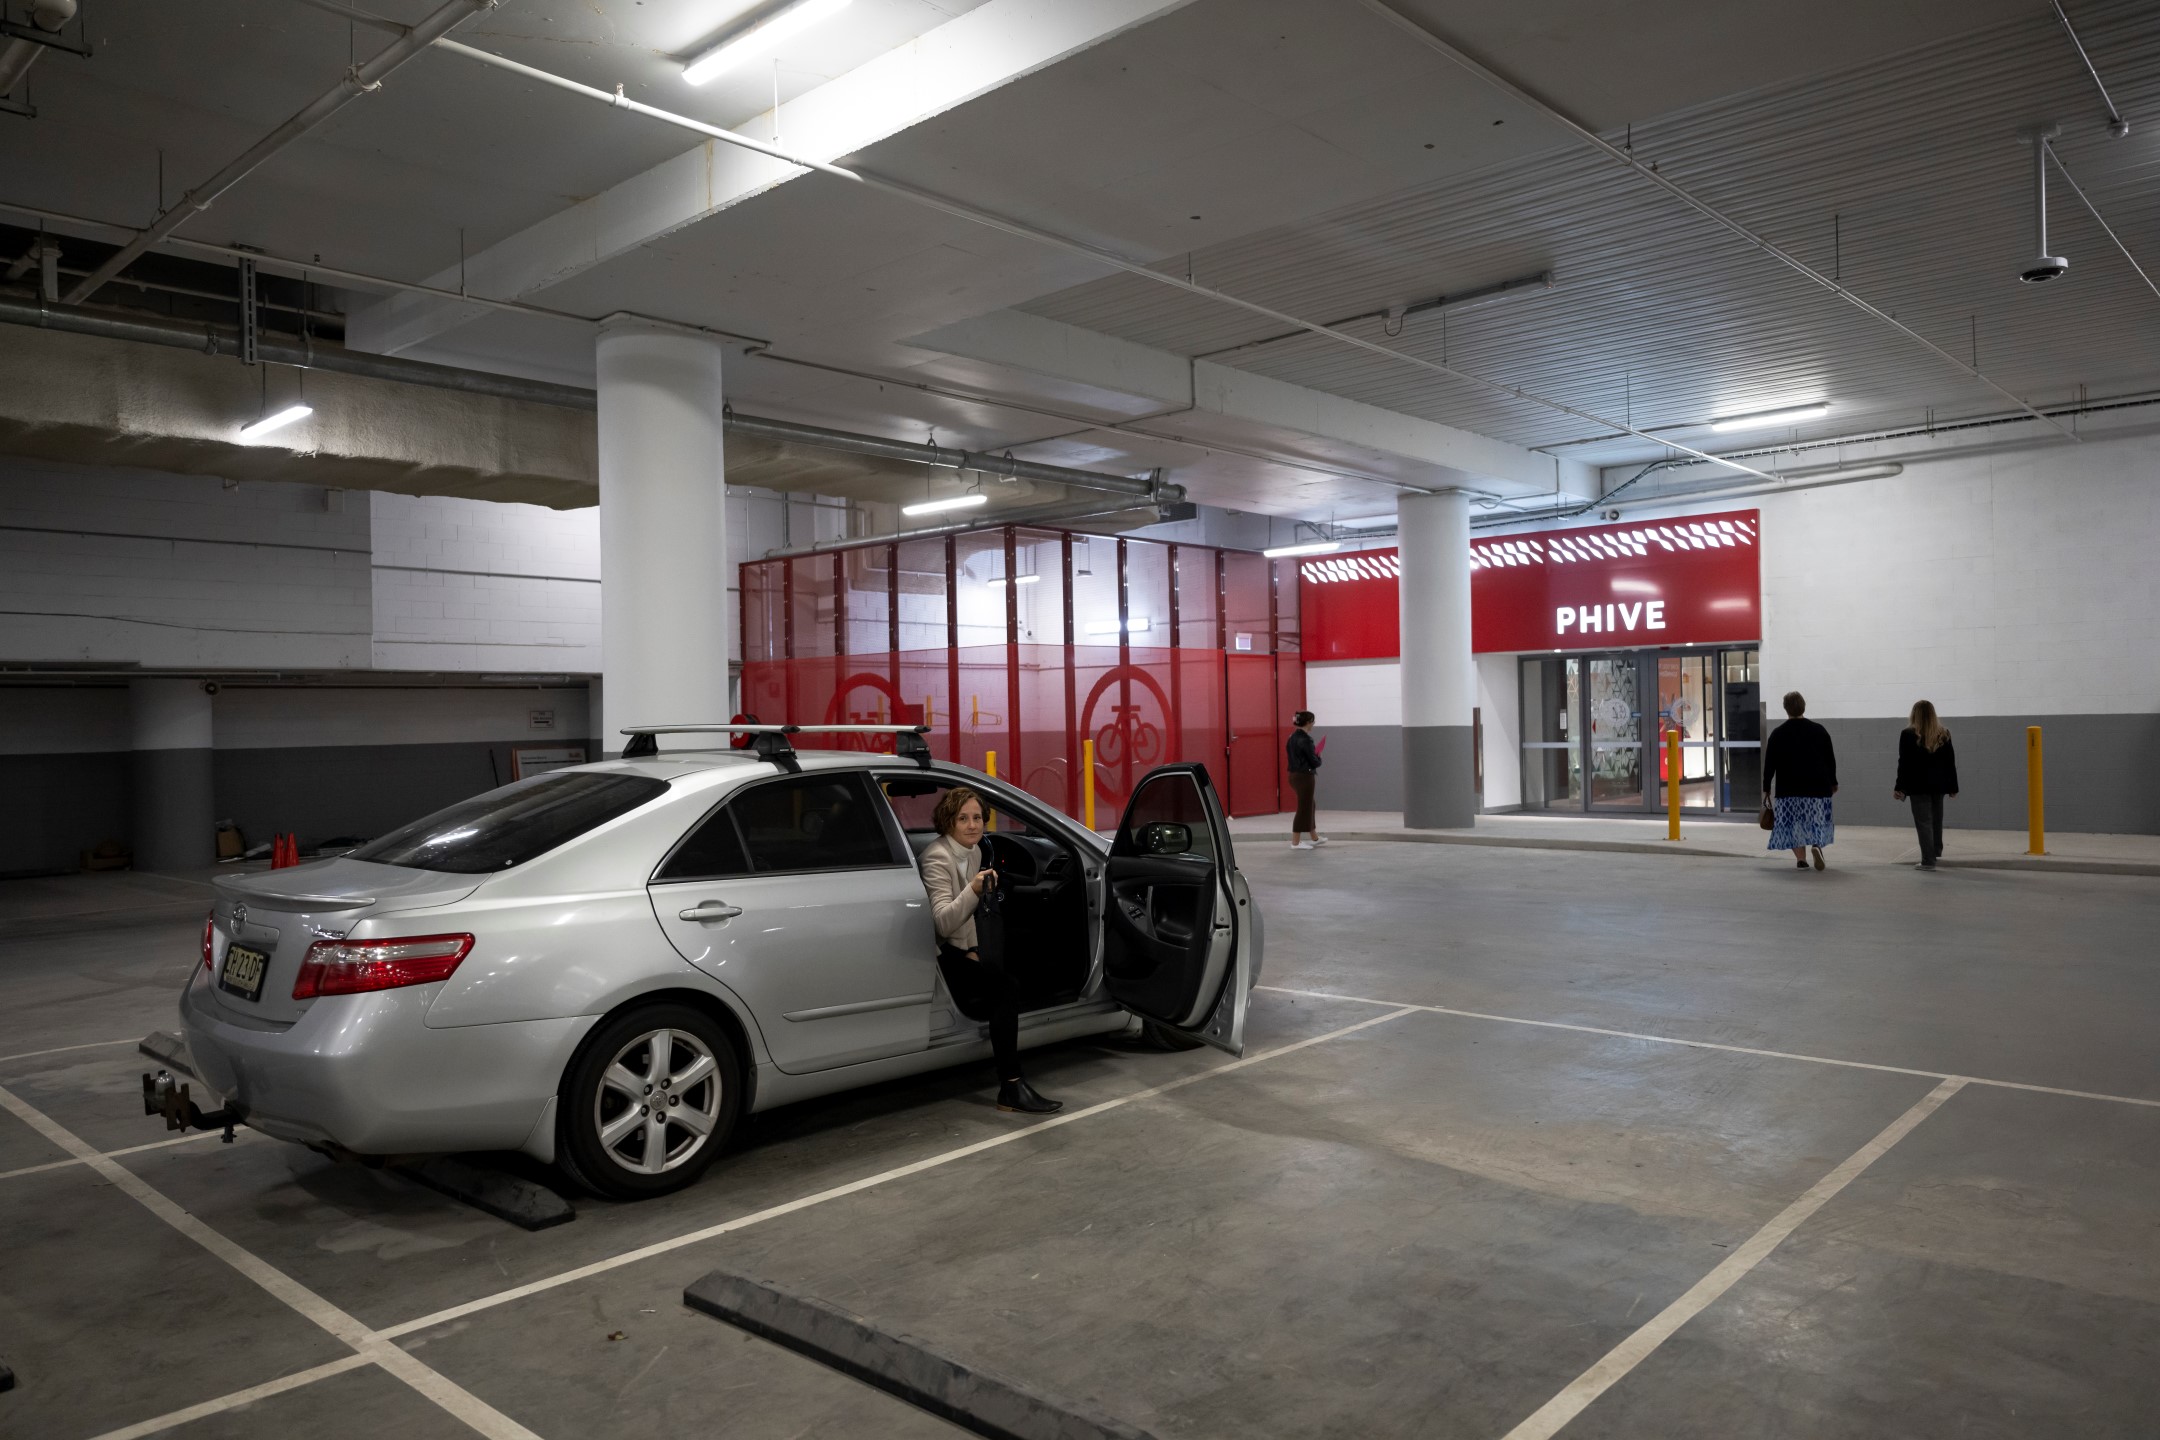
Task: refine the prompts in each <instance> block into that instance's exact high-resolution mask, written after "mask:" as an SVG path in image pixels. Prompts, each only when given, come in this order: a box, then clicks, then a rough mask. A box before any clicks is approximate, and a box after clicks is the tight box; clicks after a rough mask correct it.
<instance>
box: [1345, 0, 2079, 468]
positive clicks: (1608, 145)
mask: <svg viewBox="0 0 2160 1440" xmlns="http://www.w3.org/2000/svg"><path fill="white" fill-rule="evenodd" d="M1358 3H1359V4H1361V5H1363V6H1364V7H1365V8H1366V9H1367V10H1370V11H1371V12H1372V13H1373V14H1375V15H1377V16H1379V17H1380V18H1381V19H1382V20H1385V21H1387V22H1388V23H1389V24H1390V25H1393V26H1394V27H1395V28H1396V29H1398V30H1400V31H1402V32H1403V33H1404V34H1406V35H1408V36H1410V37H1411V38H1412V39H1414V40H1416V41H1417V42H1418V43H1419V44H1421V45H1423V46H1425V47H1426V48H1427V49H1428V50H1431V51H1432V52H1433V53H1434V54H1437V55H1440V56H1442V57H1444V58H1445V59H1447V60H1449V61H1452V62H1453V63H1454V64H1456V65H1458V66H1460V67H1461V68H1463V69H1465V70H1467V71H1469V72H1470V73H1471V74H1472V75H1475V76H1476V77H1477V78H1478V79H1480V80H1482V81H1484V82H1485V83H1486V84H1487V85H1490V86H1491V87H1492V88H1493V89H1495V90H1497V91H1499V92H1500V93H1501V94H1503V95H1505V96H1507V97H1508V98H1509V99H1511V100H1514V101H1515V102H1516V103H1517V104H1520V105H1523V106H1525V107H1527V108H1529V109H1531V110H1533V111H1535V112H1537V113H1538V114H1539V115H1542V116H1544V117H1545V118H1546V119H1547V120H1549V121H1551V122H1552V123H1553V124H1555V125H1557V126H1559V127H1560V128H1561V129H1562V130H1564V131H1566V132H1567V133H1568V134H1570V135H1572V136H1574V137H1575V138H1576V139H1577V140H1580V141H1582V142H1583V143H1584V144H1585V145H1588V146H1589V147H1590V148H1591V149H1593V150H1596V151H1598V152H1599V153H1600V154H1603V155H1604V156H1606V157H1607V158H1608V159H1611V160H1615V161H1618V162H1619V163H1620V164H1622V165H1625V166H1627V168H1628V169H1630V170H1632V171H1634V172H1635V174H1636V175H1638V176H1640V177H1641V178H1642V179H1644V180H1647V181H1649V182H1650V183H1651V184H1653V185H1655V186H1657V187H1658V188H1659V189H1661V190H1663V191H1665V193H1666V194H1668V195H1671V196H1672V197H1673V198H1674V199H1676V200H1678V201H1680V202H1681V203H1682V204H1684V205H1686V206H1687V207H1688V208H1689V209H1691V210H1693V211H1695V212H1696V213H1697V214H1699V215H1701V216H1703V217H1704V218H1705V219H1708V220H1711V221H1714V222H1716V223H1717V224H1718V225H1719V226H1720V227H1722V228H1723V229H1725V230H1726V231H1728V232H1730V233H1731V234H1733V235H1737V236H1738V237H1740V238H1741V239H1742V240H1745V241H1746V242H1747V243H1748V244H1750V245H1752V246H1754V247H1755V248H1756V249H1758V250H1760V251H1762V252H1763V253H1764V254H1765V255H1768V256H1769V257H1770V258H1771V259H1773V260H1776V261H1777V262H1779V263H1780V264H1782V265H1784V266H1786V267H1787V268H1788V269H1790V270H1792V271H1793V272H1794V273H1796V274H1799V275H1802V276H1805V277H1806V278H1807V279H1808V280H1810V281H1812V282H1813V283H1814V284H1816V285H1819V286H1821V287H1822V288H1823V289H1825V290H1827V291H1829V292H1830V293H1831V294H1832V295H1835V296H1837V297H1838V298H1839V299H1841V300H1843V301H1844V302H1845V303H1846V304H1848V305H1851V306H1853V307H1854V308H1855V309H1857V310H1859V311H1861V312H1862V313H1864V314H1866V315H1868V316H1871V317H1872V318H1874V319H1876V320H1878V321H1880V322H1881V323H1883V324H1885V325H1887V326H1889V327H1890V328H1891V329H1893V330H1895V331H1897V332H1898V333H1899V334H1900V335H1903V336H1904V337H1905V338H1906V339H1908V340H1910V341H1912V342H1913V343H1914V344H1916V345H1919V346H1921V347H1922V348H1923V349H1925V350H1927V351H1928V352H1929V353H1930V354H1932V355H1934V356H1936V357H1937V358H1938V359H1941V360H1943V361H1946V362H1948V363H1949V364H1951V365H1955V366H1956V367H1957V368H1958V369H1959V370H1961V371H1963V372H1964V373H1965V374H1966V375H1968V376H1970V377H1971V378H1972V379H1974V380H1977V381H1979V382H1980V383H1981V384H1983V385H1985V386H1987V387H1988V388H1989V389H1990V390H1993V391H1994V392H1995V393H1996V394H1998V395H2000V396H2002V397H2003V398H2004V399H2005V400H2008V401H2009V402H2010V403H2011V404H2013V405H2015V406H2017V407H2018V408H2019V409H2020V410H2023V411H2024V412H2025V413H2026V414H2028V415H2030V416H2032V417H2033V418H2034V419H2035V420H2039V421H2041V422H2042V423H2044V424H2047V425H2052V426H2054V428H2055V429H2056V430H2058V431H2061V433H2062V434H2063V436H2064V437H2065V438H2067V439H2070V440H2076V439H2077V435H2076V434H2075V432H2073V431H2070V430H2067V429H2064V428H2063V427H2062V426H2060V425H2056V424H2055V422H2054V421H2053V420H2050V419H2048V417H2047V416H2046V415H2044V414H2042V413H2041V412H2040V411H2039V410H2038V409H2036V408H2034V407H2033V406H2032V405H2030V404H2028V403H2026V401H2025V400H2024V399H2023V398H2022V397H2020V396H2018V395H2016V394H2014V393H2013V392H2012V391H2010V390H2008V389H2006V388H2005V387H2004V386H2002V385H1999V384H1997V383H1996V382H1995V381H1993V380H1991V379H1989V378H1988V377H1987V376H1985V375H1983V374H1981V373H1980V371H1979V370H1977V369H1976V368H1974V367H1973V366H1971V365H1968V364H1966V363H1965V362H1964V361H1963V360H1960V359H1958V357H1957V356H1955V355H1953V354H1951V353H1950V352H1949V351H1948V350H1945V349H1943V348H1942V346H1940V345H1937V344H1936V343H1935V342H1934V341H1932V340H1930V339H1928V338H1927V337H1926V336H1925V335H1922V334H1921V333H1920V332H1919V331H1917V330H1915V329H1913V328H1912V327H1911V326H1910V325H1907V324H1905V323H1904V322H1903V321H1901V320H1899V319H1898V318H1897V317H1896V316H1894V315H1892V314H1890V313H1889V312H1888V311H1886V310H1883V309H1882V308H1880V307H1879V306H1876V305H1873V304H1871V303H1869V302H1868V301H1866V300H1864V299H1862V298H1861V297H1860V296H1859V295H1858V294H1856V293H1855V292H1853V291H1851V290H1848V289H1847V288H1846V287H1845V286H1844V285H1842V284H1840V283H1839V282H1837V281H1836V280H1833V279H1831V278H1830V277H1829V276H1828V275H1825V274H1823V273H1822V272H1821V271H1820V270H1817V269H1816V268H1815V267H1814V266H1812V265H1810V264H1808V263H1807V262H1806V261H1805V260H1802V259H1801V258H1800V257H1799V256H1797V255H1795V254H1793V253H1792V252H1791V251H1789V250H1787V249H1785V248H1784V247H1782V246H1780V245H1777V244H1774V243H1773V242H1771V241H1770V240H1769V239H1768V238H1766V237H1764V236H1763V235H1760V234H1758V233H1757V232H1755V231H1753V230H1751V229H1749V228H1748V227H1747V226H1745V225H1743V224H1741V223H1740V222H1739V221H1738V220H1735V219H1733V218H1732V217H1731V216H1730V215H1727V214H1726V213H1725V212H1724V211H1722V210H1720V209H1718V208H1717V207H1716V206H1715V205H1712V204H1711V203H1710V202H1709V201H1707V200H1704V199H1702V198H1701V197H1700V196H1698V195H1696V194H1695V192H1694V191H1692V190H1689V189H1687V188H1686V187H1685V186H1682V185H1680V184H1679V183H1678V182H1676V181H1674V180H1672V179H1669V178H1668V177H1666V176H1664V175H1660V174H1659V173H1658V172H1657V171H1655V170H1653V169H1651V168H1650V167H1649V166H1648V165H1646V164H1644V163H1643V162H1642V161H1640V160H1637V159H1636V158H1635V156H1634V154H1633V153H1632V152H1631V151H1628V150H1624V149H1622V148H1621V147H1620V146H1618V145H1615V144H1613V143H1612V142H1611V141H1610V140H1607V139H1606V138H1605V137H1604V136H1602V135H1600V134H1598V133H1597V132H1596V131H1595V130H1592V129H1591V128H1589V127H1588V126H1587V125H1584V124H1583V123H1582V122H1580V121H1578V120H1576V119H1575V118H1574V117H1573V116H1571V115H1569V114H1568V113H1567V112H1566V111H1564V110H1562V109H1560V108H1559V107H1558V106H1556V105H1554V104H1552V103H1551V102H1549V101H1547V100H1545V99H1543V98H1541V97H1539V96H1537V95H1535V94H1532V93H1531V92H1530V91H1528V90H1525V89H1524V88H1523V87H1522V86H1520V85H1517V84H1516V83H1515V82H1514V81H1512V80H1510V79H1508V78H1507V77H1506V76H1504V75H1502V74H1500V73H1499V72H1498V71H1497V70H1494V69H1493V68H1492V67H1491V66H1489V65H1487V64H1485V63H1484V62H1483V61H1481V60H1479V59H1477V58H1476V57H1475V56H1473V55H1471V54H1469V53H1467V52H1466V51H1463V50H1461V49H1458V48H1457V47H1456V46H1454V45H1452V44H1450V43H1448V42H1447V41H1445V40H1443V39H1441V38H1440V37H1439V36H1438V35H1436V34H1434V33H1433V32H1432V31H1430V30H1428V29H1426V28H1425V27H1424V25H1422V24H1420V23H1419V22H1418V21H1416V20H1413V19H1411V18H1410V17H1409V16H1407V15H1405V14H1403V13H1402V12H1401V11H1399V10H1397V9H1395V8H1394V7H1393V6H1390V5H1388V4H1386V3H1384V0H1358ZM1601 423H1603V424H1607V425H1610V424H1611V423H1612V422H1611V421H1609V420H1608V421H1603V422H1601ZM1629 433H1630V434H1638V433H1640V432H1637V431H1634V430H1633V429H1632V428H1630V429H1629ZM1643 438H1644V439H1655V440H1657V443H1658V444H1660V445H1664V446H1667V447H1669V448H1671V449H1674V450H1684V451H1686V452H1687V453H1688V454H1690V455H1694V456H1696V457H1698V458H1701V456H1702V452H1701V451H1699V450H1689V449H1688V447H1687V446H1685V445H1681V444H1679V443H1677V442H1675V441H1672V440H1665V439H1661V438H1659V437H1656V436H1648V435H1646V436H1643ZM1728 463H1729V462H1728ZM1740 468H1746V467H1740ZM1749 473H1751V474H1754V475H1758V476H1760V477H1761V478H1762V479H1765V480H1775V479H1776V478H1777V477H1776V476H1774V475H1766V474H1763V472H1761V471H1759V470H1751V471H1750V472H1749Z"/></svg>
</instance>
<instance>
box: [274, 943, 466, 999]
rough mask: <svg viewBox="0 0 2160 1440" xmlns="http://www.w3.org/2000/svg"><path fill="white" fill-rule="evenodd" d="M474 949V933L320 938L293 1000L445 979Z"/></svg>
mask: <svg viewBox="0 0 2160 1440" xmlns="http://www.w3.org/2000/svg"><path fill="white" fill-rule="evenodd" d="M472 947H473V937H472V936H470V935H413V936H409V937H405V938H401V939H396V940H318V941H316V942H315V943H314V944H313V945H310V946H308V952H307V958H306V959H304V960H302V961H301V962H300V974H299V976H298V977H297V978H296V979H294V981H293V987H292V998H293V999H295V1000H312V999H314V998H315V997H316V996H318V995H358V994H361V993H363V992H365V991H369V990H396V989H398V988H399V987H401V986H405V985H425V984H427V983H428V982H429V981H431V980H445V979H448V978H449V976H450V972H451V971H453V970H455V969H457V967H458V962H459V961H460V960H463V959H464V958H465V956H466V953H467V952H468V951H470V950H471V949H472Z"/></svg>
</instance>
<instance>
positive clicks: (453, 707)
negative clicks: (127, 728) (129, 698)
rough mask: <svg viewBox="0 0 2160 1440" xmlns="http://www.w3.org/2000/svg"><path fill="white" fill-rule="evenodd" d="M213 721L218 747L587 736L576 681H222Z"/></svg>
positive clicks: (553, 740) (539, 741)
mask: <svg viewBox="0 0 2160 1440" xmlns="http://www.w3.org/2000/svg"><path fill="white" fill-rule="evenodd" d="M535 710H552V711H553V712H554V714H555V727H554V728H553V729H552V730H535V729H533V728H532V725H531V714H532V712H533V711H535ZM214 725H215V729H216V735H217V747H218V748H219V749H220V750H254V749H285V748H291V747H296V746H309V745H385V744H391V743H395V744H400V745H450V744H460V743H467V742H480V743H495V744H501V743H503V742H505V741H515V742H520V743H529V744H533V745H557V744H560V745H575V744H580V743H582V742H583V741H584V740H585V739H586V738H587V731H586V717H585V691H584V689H583V688H582V687H580V688H577V689H574V690H565V689H545V690H518V689H511V688H508V687H489V688H486V689H419V688H415V689H397V688H392V687H388V686H366V687H361V686H353V687H348V688H331V687H324V688H321V689H316V688H307V689H285V688H279V689H271V688H268V687H257V686H227V687H226V688H225V689H224V690H222V691H221V692H219V694H218V697H217V700H216V701H215V705H214ZM121 748H125V746H124V745H123V746H122V747H121Z"/></svg>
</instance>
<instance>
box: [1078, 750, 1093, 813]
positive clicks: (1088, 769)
mask: <svg viewBox="0 0 2160 1440" xmlns="http://www.w3.org/2000/svg"><path fill="white" fill-rule="evenodd" d="M1080 816H1081V819H1082V820H1084V821H1085V822H1086V823H1087V828H1088V829H1090V830H1093V829H1094V828H1095V742H1094V741H1093V740H1082V741H1081V742H1080Z"/></svg>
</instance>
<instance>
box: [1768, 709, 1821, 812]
mask: <svg viewBox="0 0 2160 1440" xmlns="http://www.w3.org/2000/svg"><path fill="white" fill-rule="evenodd" d="M1773 781H1774V782H1775V783H1776V789H1775V790H1773V789H1772V788H1771V785H1772V782H1773ZM1837 783H1838V780H1837V751H1836V750H1835V749H1833V748H1832V746H1831V744H1830V732H1829V731H1828V730H1825V729H1823V727H1822V726H1820V725H1818V724H1816V723H1815V722H1814V721H1813V720H1810V719H1808V718H1807V717H1806V716H1804V715H1803V716H1800V717H1798V718H1795V719H1792V720H1787V721H1786V722H1785V723H1784V724H1782V725H1780V726H1778V727H1777V729H1775V730H1773V731H1771V732H1770V738H1769V739H1768V740H1766V741H1764V742H1763V762H1762V788H1763V794H1765V795H1770V794H1775V795H1777V796H1779V797H1781V798H1783V799H1787V800H1790V799H1795V798H1797V797H1801V796H1827V795H1829V794H1830V793H1831V792H1832V791H1834V790H1836V789H1837Z"/></svg>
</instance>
